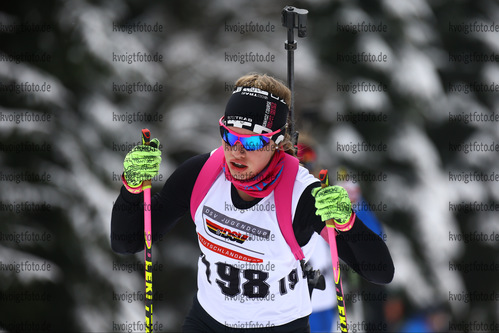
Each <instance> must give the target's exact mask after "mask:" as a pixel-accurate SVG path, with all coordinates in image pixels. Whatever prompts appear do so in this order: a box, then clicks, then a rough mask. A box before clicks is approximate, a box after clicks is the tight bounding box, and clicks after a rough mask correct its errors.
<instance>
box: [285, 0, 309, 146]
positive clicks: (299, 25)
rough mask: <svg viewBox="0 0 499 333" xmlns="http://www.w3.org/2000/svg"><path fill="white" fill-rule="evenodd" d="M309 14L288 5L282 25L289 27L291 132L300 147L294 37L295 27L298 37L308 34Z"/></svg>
mask: <svg viewBox="0 0 499 333" xmlns="http://www.w3.org/2000/svg"><path fill="white" fill-rule="evenodd" d="M307 14H308V10H306V9H300V8H296V7H292V6H286V7H284V9H283V10H282V12H281V22H282V25H283V26H284V27H286V28H288V40H287V41H286V42H285V43H284V48H285V49H286V50H287V51H288V87H289V90H291V105H290V106H289V119H290V128H289V132H290V135H291V140H292V142H293V146H294V148H295V152H296V151H297V149H298V132H297V131H296V130H295V120H294V114H295V110H294V107H295V106H294V104H295V77H294V76H295V69H294V62H295V60H294V50H296V48H297V43H296V41H295V37H294V31H295V29H298V37H300V38H303V37H306V36H307Z"/></svg>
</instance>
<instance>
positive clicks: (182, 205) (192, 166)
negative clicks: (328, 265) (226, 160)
mask: <svg viewBox="0 0 499 333" xmlns="http://www.w3.org/2000/svg"><path fill="white" fill-rule="evenodd" d="M209 156H210V155H209V154H208V153H207V154H202V155H197V156H194V157H192V158H190V159H188V160H187V161H185V162H184V163H182V164H181V165H180V166H179V167H178V168H177V169H176V170H175V171H174V172H173V174H172V175H171V176H170V177H169V178H168V179H167V180H166V182H165V185H164V186H163V188H162V189H161V191H160V192H159V193H156V194H154V195H153V196H152V198H151V223H152V226H151V228H152V232H153V241H155V240H158V239H161V238H162V235H164V234H165V233H166V232H168V231H169V230H170V229H171V228H172V227H173V226H174V225H175V224H176V223H177V222H178V220H179V219H180V218H181V217H182V216H184V215H185V213H187V212H188V211H189V208H190V199H191V193H192V189H193V188H194V183H195V182H196V179H197V176H198V175H199V172H200V171H201V168H202V167H203V165H204V164H205V162H206V161H207V160H208V157H209ZM143 201H144V195H143V193H139V194H132V193H130V192H128V191H127V189H126V188H125V187H124V186H122V187H121V190H120V194H119V196H118V198H117V199H116V202H115V203H114V206H113V211H112V216H111V248H112V249H113V251H115V252H117V253H136V252H139V251H141V250H143V249H144V204H143Z"/></svg>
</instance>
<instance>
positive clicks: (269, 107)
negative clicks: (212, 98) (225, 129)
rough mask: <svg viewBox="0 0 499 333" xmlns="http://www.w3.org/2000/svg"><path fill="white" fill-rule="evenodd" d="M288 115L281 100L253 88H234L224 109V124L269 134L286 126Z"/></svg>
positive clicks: (286, 108)
mask: <svg viewBox="0 0 499 333" xmlns="http://www.w3.org/2000/svg"><path fill="white" fill-rule="evenodd" d="M288 113H289V108H288V106H287V105H286V103H285V102H284V100H283V99H282V98H279V97H277V96H274V95H272V93H270V92H268V91H265V90H261V89H258V88H254V87H236V89H235V90H234V92H233V93H232V96H231V97H230V98H229V101H228V102H227V106H226V107H225V124H226V125H227V126H234V127H239V128H245V129H248V130H250V131H253V132H255V133H258V134H263V133H270V132H275V131H277V130H279V129H281V128H283V127H285V126H286V123H287V119H288ZM281 134H284V131H283V132H282V133H281ZM274 141H275V140H274ZM279 141H280V140H279ZM276 143H277V142H276Z"/></svg>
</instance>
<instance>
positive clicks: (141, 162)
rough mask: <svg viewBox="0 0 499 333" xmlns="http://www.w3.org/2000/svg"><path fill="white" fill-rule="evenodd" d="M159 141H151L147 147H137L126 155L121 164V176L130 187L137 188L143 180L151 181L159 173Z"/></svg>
mask: <svg viewBox="0 0 499 333" xmlns="http://www.w3.org/2000/svg"><path fill="white" fill-rule="evenodd" d="M157 147H159V140H158V139H152V140H151V143H150V144H149V146H146V145H138V146H135V147H133V149H132V150H131V151H130V152H129V153H128V154H127V155H126V157H125V161H124V162H123V170H124V172H123V175H124V177H125V180H126V182H127V184H128V186H130V187H138V186H140V185H141V184H142V182H143V181H144V180H147V179H151V178H153V177H154V176H156V175H157V174H158V173H159V164H160V163H161V151H160V150H159V149H158V148H157Z"/></svg>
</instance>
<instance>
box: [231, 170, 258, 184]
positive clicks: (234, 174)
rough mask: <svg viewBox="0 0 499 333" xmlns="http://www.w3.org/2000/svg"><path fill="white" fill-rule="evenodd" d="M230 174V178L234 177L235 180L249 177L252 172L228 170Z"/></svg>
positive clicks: (243, 179)
mask: <svg viewBox="0 0 499 333" xmlns="http://www.w3.org/2000/svg"><path fill="white" fill-rule="evenodd" d="M230 175H231V176H232V178H234V179H236V180H239V181H245V180H248V179H251V178H252V175H253V173H252V172H243V171H236V170H230Z"/></svg>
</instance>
